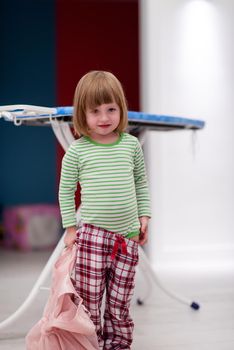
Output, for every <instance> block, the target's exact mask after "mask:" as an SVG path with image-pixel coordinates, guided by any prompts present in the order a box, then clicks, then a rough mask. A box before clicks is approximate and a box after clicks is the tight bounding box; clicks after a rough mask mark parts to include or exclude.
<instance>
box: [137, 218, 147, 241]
mask: <svg viewBox="0 0 234 350" xmlns="http://www.w3.org/2000/svg"><path fill="white" fill-rule="evenodd" d="M139 220H140V224H141V227H140V240H139V244H140V245H144V244H145V243H147V240H148V223H149V217H148V216H141V217H140V218H139Z"/></svg>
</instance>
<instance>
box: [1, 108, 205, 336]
mask: <svg viewBox="0 0 234 350" xmlns="http://www.w3.org/2000/svg"><path fill="white" fill-rule="evenodd" d="M72 114H73V107H53V108H50V107H41V106H33V105H7V106H0V118H3V119H4V120H5V121H7V122H12V123H14V124H15V125H16V126H20V125H32V126H46V125H48V126H51V127H52V129H53V131H54V134H55V136H56V138H57V139H58V141H59V143H60V144H61V146H62V147H63V149H64V150H65V151H66V150H67V149H68V147H69V146H70V144H71V143H72V142H73V140H74V136H73V134H72V131H71V129H70V125H71V123H72ZM128 121H129V127H128V130H127V131H128V132H130V133H133V134H134V135H137V136H138V138H139V140H140V142H141V144H142V145H143V143H144V139H145V133H146V131H147V130H158V131H171V130H178V129H188V130H199V129H202V128H204V126H205V122H204V121H202V120H198V119H190V118H182V117H176V116H166V115H156V114H147V113H142V112H132V111H129V112H128ZM79 220H80V212H79V209H78V211H77V221H79ZM63 248H64V243H63V236H62V237H61V239H60V241H59V242H58V244H57V247H56V248H55V250H54V252H53V253H52V255H51V256H50V258H49V260H48V262H47V264H46V266H45V267H44V269H43V270H42V272H41V274H40V276H39V278H38V280H37V282H36V283H35V285H34V287H33V288H32V290H31V292H30V293H29V295H28V297H27V298H26V300H25V301H24V303H23V304H22V305H21V306H20V307H19V308H18V309H17V310H16V311H15V312H14V313H13V314H12V315H11V316H9V317H8V318H7V319H6V320H4V321H2V322H1V323H0V330H2V329H4V328H6V327H7V326H9V325H11V324H12V323H13V322H15V321H17V320H18V319H19V318H20V317H21V316H22V315H23V314H24V313H25V312H26V311H27V310H28V309H29V308H30V306H31V305H32V303H33V301H34V299H35V298H36V295H37V294H38V293H39V292H40V290H42V289H47V288H46V287H44V283H45V281H46V279H47V277H48V276H49V274H50V272H51V269H52V267H53V265H54V262H55V261H56V259H57V258H58V256H59V255H60V253H61V251H62V249H63ZM139 255H140V266H139V267H140V269H142V270H143V272H144V277H145V278H147V282H148V283H151V281H152V280H153V282H154V283H156V284H157V286H158V287H159V288H160V289H162V290H163V291H164V292H165V293H166V294H167V295H168V296H170V297H172V298H174V299H176V300H177V301H179V302H181V303H183V304H186V305H188V306H190V307H191V308H192V309H194V310H198V309H199V307H200V305H199V304H198V303H197V302H195V301H191V300H188V299H186V298H184V297H182V296H179V295H177V294H175V293H174V292H171V291H169V290H167V289H166V288H165V287H164V286H163V285H162V283H161V282H160V280H159V279H158V277H157V276H156V273H155V271H154V270H153V269H152V267H151V265H150V263H149V261H148V258H147V256H146V254H145V252H144V250H143V249H142V248H141V247H139ZM137 302H138V304H139V305H142V304H143V303H144V300H143V299H142V298H138V299H137Z"/></svg>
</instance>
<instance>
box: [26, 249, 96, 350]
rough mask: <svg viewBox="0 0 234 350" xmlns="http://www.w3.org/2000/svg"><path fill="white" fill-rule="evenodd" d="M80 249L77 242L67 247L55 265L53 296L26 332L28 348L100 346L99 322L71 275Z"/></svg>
mask: <svg viewBox="0 0 234 350" xmlns="http://www.w3.org/2000/svg"><path fill="white" fill-rule="evenodd" d="M76 250H77V246H76V245H73V247H69V248H66V249H65V250H64V251H63V253H62V254H61V256H60V257H59V258H58V260H57V261H56V263H55V265H54V269H53V277H52V286H51V291H50V296H49V299H48V301H47V304H46V306H45V310H44V313H43V317H42V319H41V320H40V321H39V322H37V323H36V324H35V325H34V326H33V328H32V329H31V330H30V331H29V333H28V334H27V336H26V349H27V350H51V349H54V350H97V349H99V346H98V340H97V336H96V332H95V326H94V324H93V322H92V320H91V319H90V314H89V312H88V311H87V310H86V309H85V307H84V305H83V304H82V299H81V298H80V297H79V295H78V294H77V292H76V291H75V288H74V286H73V282H72V279H71V277H70V276H71V273H72V270H73V266H74V263H75V259H76ZM74 298H75V299H76V300H78V305H77V303H74Z"/></svg>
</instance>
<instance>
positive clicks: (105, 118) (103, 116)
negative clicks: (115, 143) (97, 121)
mask: <svg viewBox="0 0 234 350" xmlns="http://www.w3.org/2000/svg"><path fill="white" fill-rule="evenodd" d="M107 119H108V115H107V113H105V112H103V113H102V114H101V120H107Z"/></svg>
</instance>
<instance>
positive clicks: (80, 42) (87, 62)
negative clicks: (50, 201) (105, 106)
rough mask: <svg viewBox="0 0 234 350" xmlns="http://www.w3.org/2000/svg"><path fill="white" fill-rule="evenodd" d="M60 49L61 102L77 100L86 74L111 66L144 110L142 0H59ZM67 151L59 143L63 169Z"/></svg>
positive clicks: (133, 104)
mask: <svg viewBox="0 0 234 350" xmlns="http://www.w3.org/2000/svg"><path fill="white" fill-rule="evenodd" d="M56 50H57V53H56V57H57V62H56V63H57V67H56V71H57V82H56V83H57V105H61V106H62V105H68V106H70V105H72V101H73V94H74V90H75V87H76V84H77V82H78V80H79V79H80V78H81V76H82V75H84V74H85V73H87V72H88V71H90V70H109V71H111V72H112V73H114V74H115V75H116V76H117V77H118V78H119V80H120V81H121V82H122V84H123V86H124V90H125V93H126V96H127V100H128V105H129V109H131V110H139V58H138V51H139V46H138V1H134V0H129V1H123V0H116V1H114V0H109V1H107V0H106V1H104V0H103V1H102V0H93V1H91V0H86V1H84V0H83V1H81V0H57V2H56ZM62 156H63V151H62V149H61V148H60V146H58V152H57V163H58V167H57V168H58V169H57V171H58V174H59V173H60V163H61V158H62Z"/></svg>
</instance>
